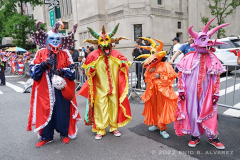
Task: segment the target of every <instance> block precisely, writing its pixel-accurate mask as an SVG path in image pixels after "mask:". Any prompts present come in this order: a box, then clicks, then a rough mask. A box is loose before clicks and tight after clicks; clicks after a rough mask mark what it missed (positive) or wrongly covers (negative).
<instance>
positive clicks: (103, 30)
mask: <svg viewBox="0 0 240 160" xmlns="http://www.w3.org/2000/svg"><path fill="white" fill-rule="evenodd" d="M102 34H106V31H105V27H104V25H103V26H102Z"/></svg>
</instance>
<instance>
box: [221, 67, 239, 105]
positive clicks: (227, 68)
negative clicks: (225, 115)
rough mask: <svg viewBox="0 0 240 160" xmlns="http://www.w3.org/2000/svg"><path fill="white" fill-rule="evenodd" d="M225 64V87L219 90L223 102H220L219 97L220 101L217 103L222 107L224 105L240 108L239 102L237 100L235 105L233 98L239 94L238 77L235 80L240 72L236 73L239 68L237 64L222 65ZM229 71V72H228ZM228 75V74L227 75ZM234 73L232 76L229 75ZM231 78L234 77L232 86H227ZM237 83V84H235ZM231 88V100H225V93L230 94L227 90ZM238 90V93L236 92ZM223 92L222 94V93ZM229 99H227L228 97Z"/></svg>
mask: <svg viewBox="0 0 240 160" xmlns="http://www.w3.org/2000/svg"><path fill="white" fill-rule="evenodd" d="M224 66H226V70H227V72H226V77H225V78H226V79H225V89H224V90H220V96H221V97H222V98H223V97H224V102H223V103H222V99H221V97H220V100H221V101H220V103H218V105H219V106H222V107H226V108H231V109H237V110H240V102H238V105H239V106H236V105H235V98H236V97H239V96H240V92H238V91H237V90H239V87H240V81H239V79H238V82H237V77H239V76H240V72H239V73H238V69H240V66H239V65H231V64H227V65H224ZM230 71H231V73H230ZM229 75H230V76H229ZM231 75H234V76H231ZM232 78H233V79H234V80H233V81H234V83H233V86H232V85H231V86H230V87H228V86H229V85H228V84H229V83H230V82H231V81H232ZM237 83H238V84H237ZM232 88H233V91H232V92H233V95H232V96H231V97H230V98H231V99H232V100H230V102H227V95H228V94H230V95H231V92H228V90H232ZM237 92H238V94H236V93H237ZM222 94H223V95H222ZM228 100H229V99H228Z"/></svg>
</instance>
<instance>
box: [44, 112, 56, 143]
mask: <svg viewBox="0 0 240 160" xmlns="http://www.w3.org/2000/svg"><path fill="white" fill-rule="evenodd" d="M53 119H54V112H53V113H52V118H51V120H50V121H49V122H48V124H47V125H46V126H45V127H44V128H43V131H42V133H41V137H42V138H41V139H42V140H52V139H53V135H54V120H53Z"/></svg>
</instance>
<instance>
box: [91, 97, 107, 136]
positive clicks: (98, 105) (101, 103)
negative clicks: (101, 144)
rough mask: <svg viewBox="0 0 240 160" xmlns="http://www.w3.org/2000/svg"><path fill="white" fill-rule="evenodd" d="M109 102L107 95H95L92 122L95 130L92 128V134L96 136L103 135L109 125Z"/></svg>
mask: <svg viewBox="0 0 240 160" xmlns="http://www.w3.org/2000/svg"><path fill="white" fill-rule="evenodd" d="M108 107H109V100H108V96H107V95H104V96H103V95H100V94H96V95H95V99H94V120H95V125H96V129H94V128H93V130H92V131H93V132H97V134H100V135H105V134H106V130H105V129H106V128H107V127H108V124H109V114H108Z"/></svg>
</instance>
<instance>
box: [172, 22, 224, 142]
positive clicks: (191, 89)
mask: <svg viewBox="0 0 240 160" xmlns="http://www.w3.org/2000/svg"><path fill="white" fill-rule="evenodd" d="M213 20H214V19H213ZM213 20H211V21H210V22H209V23H208V24H207V25H206V27H205V28H204V29H203V31H202V32H200V33H196V32H194V31H192V26H191V27H190V28H189V33H190V35H192V37H193V38H194V44H192V46H193V47H195V50H196V51H195V52H190V53H188V54H187V55H185V56H184V57H183V58H182V59H181V61H180V62H179V63H178V64H177V68H178V70H179V81H178V92H179V93H181V92H182V93H184V94H185V100H181V98H180V97H179V99H178V108H177V111H176V114H175V115H176V118H177V120H176V121H175V123H174V128H175V131H176V134H177V135H178V136H181V135H185V134H191V135H192V136H194V137H200V136H201V135H202V134H204V131H205V134H206V136H207V137H208V138H209V139H212V138H214V137H217V136H218V131H217V124H218V122H217V104H216V103H213V97H214V95H215V96H217V97H219V88H220V74H221V73H223V72H226V69H225V67H223V65H222V64H221V62H220V61H219V60H218V58H217V57H216V56H215V55H214V54H213V53H212V52H211V51H210V49H212V48H211V46H214V45H216V44H219V43H220V42H217V41H216V40H215V41H211V40H210V37H211V36H212V34H214V33H215V32H216V31H217V30H218V29H220V28H221V27H224V26H226V25H228V24H224V25H221V26H218V27H216V28H214V29H212V30H211V31H209V32H207V31H208V26H209V25H210V23H211V22H212V21H213ZM204 41H206V42H205V43H203V42H204Z"/></svg>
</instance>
